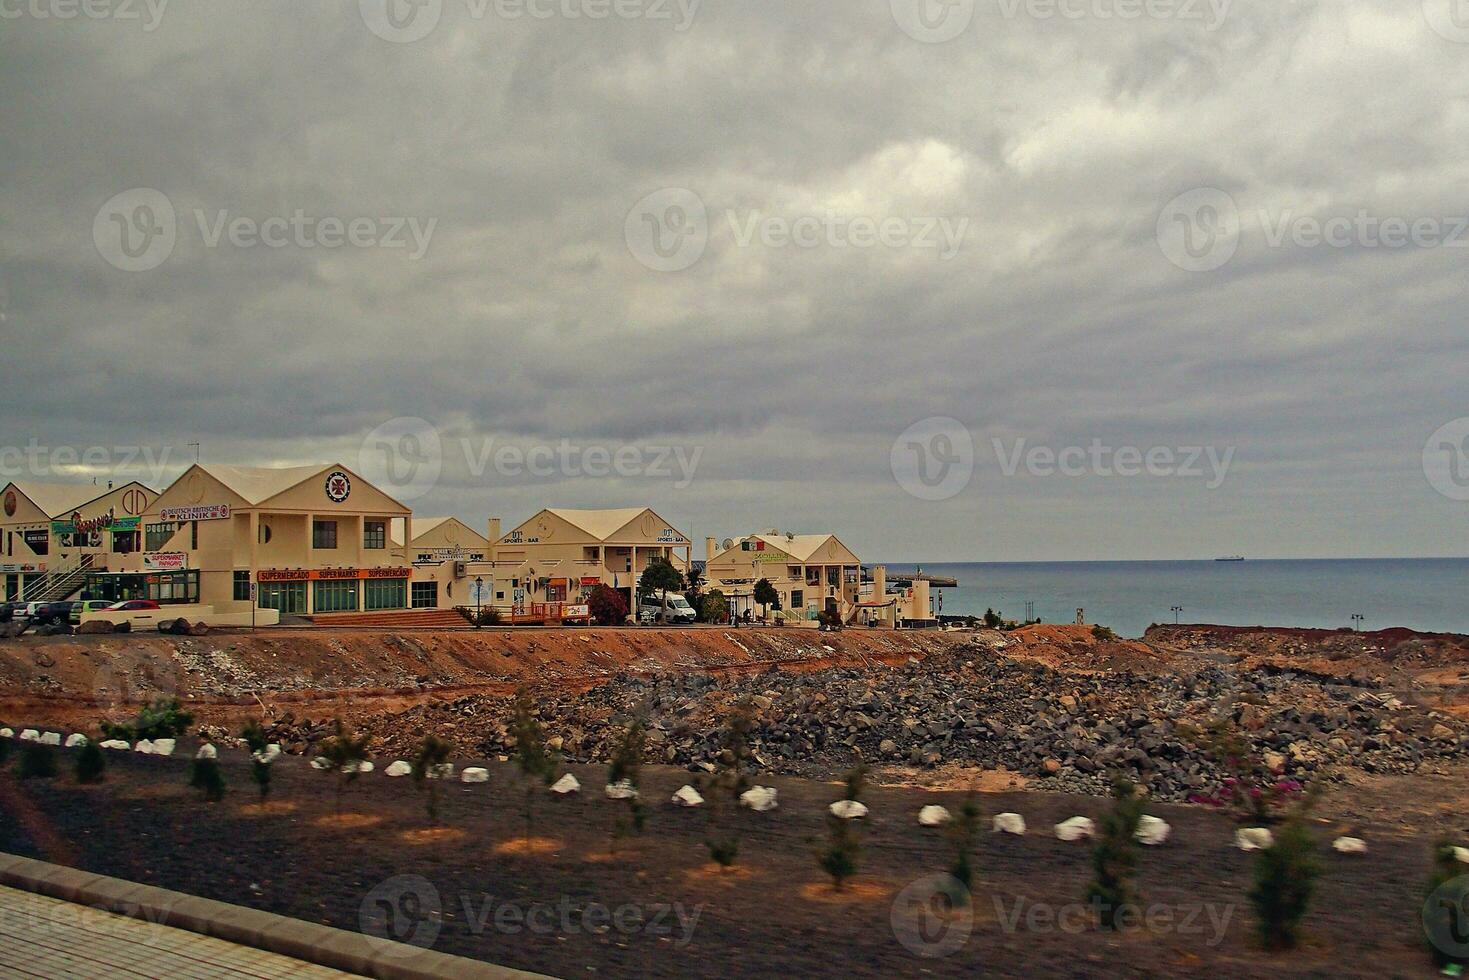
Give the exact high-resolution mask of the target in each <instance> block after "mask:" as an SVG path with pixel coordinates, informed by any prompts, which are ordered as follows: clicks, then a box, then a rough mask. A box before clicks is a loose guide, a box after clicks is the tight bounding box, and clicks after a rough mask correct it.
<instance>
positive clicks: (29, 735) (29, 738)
mask: <svg viewBox="0 0 1469 980" xmlns="http://www.w3.org/2000/svg"><path fill="white" fill-rule="evenodd" d="M40 737H41V733H40V732H38V731H36V730H35V729H34V728H27V729H26V730H25V731H23V732H21V733H20V740H21V741H22V742H34V741H36V740H38V739H39V738H40Z"/></svg>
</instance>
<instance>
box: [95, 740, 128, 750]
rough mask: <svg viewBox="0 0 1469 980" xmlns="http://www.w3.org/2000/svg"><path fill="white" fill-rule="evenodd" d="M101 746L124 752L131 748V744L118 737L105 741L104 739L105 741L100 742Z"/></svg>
mask: <svg viewBox="0 0 1469 980" xmlns="http://www.w3.org/2000/svg"><path fill="white" fill-rule="evenodd" d="M102 747H103V748H104V749H121V750H122V751H124V752H126V751H127V750H128V749H130V748H132V746H131V745H129V744H128V743H126V742H124V741H123V740H122V739H120V738H109V739H108V740H107V741H105V742H103V743H102Z"/></svg>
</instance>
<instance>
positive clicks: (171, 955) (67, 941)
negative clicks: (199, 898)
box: [0, 885, 352, 980]
mask: <svg viewBox="0 0 1469 980" xmlns="http://www.w3.org/2000/svg"><path fill="white" fill-rule="evenodd" d="M350 976H352V974H347V973H339V972H338V971H336V970H328V969H326V968H325V967H320V966H315V965H313V964H310V963H303V962H301V961H300V960H293V959H290V958H289V957H285V956H278V955H276V954H275V953H267V952H264V951H262V950H258V949H251V948H249V947H247V946H236V945H235V944H234V943H227V942H225V941H223V940H220V939H214V938H211V937H209V936H201V935H199V934H197V933H193V932H186V931H184V930H182V929H172V928H169V927H168V926H161V925H156V924H153V923H149V922H145V921H143V920H140V919H130V918H126V917H124V916H120V915H113V914H112V913H110V912H103V911H99V910H97V909H91V908H87V907H86V906H82V905H74V904H72V903H70V902H62V901H57V900H56V899H54V898H47V897H45V896H44V895H35V894H32V893H30V892H23V891H16V890H15V889H13V888H6V887H5V886H3V885H0V977H5V978H8V977H43V978H46V980H51V978H53V977H77V978H80V980H96V978H101V977H109V978H111V977H118V978H124V980H154V978H158V977H168V978H175V977H177V978H187V980H196V978H197V980H276V978H286V977H289V978H299V980H329V978H340V977H350Z"/></svg>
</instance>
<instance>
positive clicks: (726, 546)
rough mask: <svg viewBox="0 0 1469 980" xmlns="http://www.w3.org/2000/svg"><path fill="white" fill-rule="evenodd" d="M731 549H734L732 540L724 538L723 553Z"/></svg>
mask: <svg viewBox="0 0 1469 980" xmlns="http://www.w3.org/2000/svg"><path fill="white" fill-rule="evenodd" d="M733 547H734V538H725V539H724V550H725V551H728V550H729V549H731V548H733Z"/></svg>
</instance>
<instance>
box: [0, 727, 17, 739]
mask: <svg viewBox="0 0 1469 980" xmlns="http://www.w3.org/2000/svg"><path fill="white" fill-rule="evenodd" d="M0 738H15V732H14V731H13V730H12V729H9V728H0Z"/></svg>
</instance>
